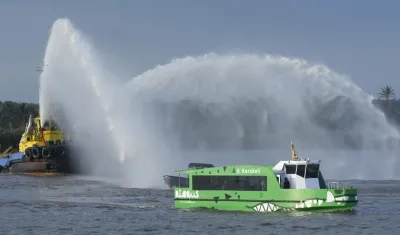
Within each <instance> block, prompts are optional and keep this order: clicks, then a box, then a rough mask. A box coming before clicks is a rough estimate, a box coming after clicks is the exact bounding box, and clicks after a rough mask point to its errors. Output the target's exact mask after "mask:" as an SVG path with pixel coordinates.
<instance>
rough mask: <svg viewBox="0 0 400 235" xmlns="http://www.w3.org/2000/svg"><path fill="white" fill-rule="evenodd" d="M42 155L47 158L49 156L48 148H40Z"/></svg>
mask: <svg viewBox="0 0 400 235" xmlns="http://www.w3.org/2000/svg"><path fill="white" fill-rule="evenodd" d="M42 156H43V157H44V158H49V157H50V150H49V149H48V148H43V149H42Z"/></svg>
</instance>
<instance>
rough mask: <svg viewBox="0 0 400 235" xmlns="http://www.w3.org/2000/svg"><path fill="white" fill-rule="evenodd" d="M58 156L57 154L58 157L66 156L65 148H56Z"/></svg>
mask: <svg viewBox="0 0 400 235" xmlns="http://www.w3.org/2000/svg"><path fill="white" fill-rule="evenodd" d="M56 154H57V155H64V154H65V150H64V148H63V147H61V146H57V147H56Z"/></svg>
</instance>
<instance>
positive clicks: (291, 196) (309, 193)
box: [174, 188, 358, 212]
mask: <svg viewBox="0 0 400 235" xmlns="http://www.w3.org/2000/svg"><path fill="white" fill-rule="evenodd" d="M357 203H358V200H357V190H356V189H340V190H338V189H282V194H280V195H279V194H276V195H269V194H268V192H259V191H257V192H249V191H223V192H221V191H219V190H218V191H211V190H210V191H193V190H189V189H188V188H186V189H185V188H176V189H175V198H174V205H175V208H179V209H193V208H207V209H214V210H225V211H247V212H286V211H320V212H332V211H351V210H353V208H354V207H355V206H356V205H357Z"/></svg>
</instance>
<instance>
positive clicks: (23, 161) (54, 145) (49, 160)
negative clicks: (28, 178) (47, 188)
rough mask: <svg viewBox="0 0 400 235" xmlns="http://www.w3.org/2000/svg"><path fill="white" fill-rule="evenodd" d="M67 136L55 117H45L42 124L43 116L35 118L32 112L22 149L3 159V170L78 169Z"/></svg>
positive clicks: (28, 171)
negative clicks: (52, 118)
mask: <svg viewBox="0 0 400 235" xmlns="http://www.w3.org/2000/svg"><path fill="white" fill-rule="evenodd" d="M65 139H66V138H65V136H64V132H63V131H62V130H61V129H59V127H58V126H57V124H56V123H55V122H54V121H52V120H45V121H44V123H43V125H42V123H41V119H40V116H37V117H36V118H34V119H33V118H32V115H30V117H29V121H28V124H27V125H26V128H25V132H24V133H23V134H22V137H21V140H20V143H19V152H17V153H11V154H8V155H5V156H3V157H2V158H1V159H0V172H2V173H29V174H37V173H38V172H41V173H49V172H59V173H78V172H79V169H78V165H76V164H74V161H73V160H74V159H73V158H72V154H70V149H71V148H70V147H71V146H70V143H69V142H67V141H66V140H65Z"/></svg>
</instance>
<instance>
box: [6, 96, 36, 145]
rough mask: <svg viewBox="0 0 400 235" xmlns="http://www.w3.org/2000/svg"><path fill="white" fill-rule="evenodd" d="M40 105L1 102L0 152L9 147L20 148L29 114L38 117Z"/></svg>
mask: <svg viewBox="0 0 400 235" xmlns="http://www.w3.org/2000/svg"><path fill="white" fill-rule="evenodd" d="M38 110H39V105H38V104H32V103H17V102H13V101H4V102H2V101H0V145H1V150H0V152H2V151H4V150H5V149H6V148H8V147H9V146H13V147H14V148H18V143H19V141H20V139H21V135H22V133H23V132H24V130H25V126H26V122H27V121H28V119H29V114H32V115H34V116H36V115H38Z"/></svg>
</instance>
